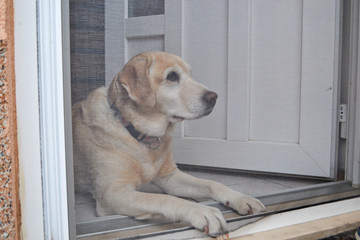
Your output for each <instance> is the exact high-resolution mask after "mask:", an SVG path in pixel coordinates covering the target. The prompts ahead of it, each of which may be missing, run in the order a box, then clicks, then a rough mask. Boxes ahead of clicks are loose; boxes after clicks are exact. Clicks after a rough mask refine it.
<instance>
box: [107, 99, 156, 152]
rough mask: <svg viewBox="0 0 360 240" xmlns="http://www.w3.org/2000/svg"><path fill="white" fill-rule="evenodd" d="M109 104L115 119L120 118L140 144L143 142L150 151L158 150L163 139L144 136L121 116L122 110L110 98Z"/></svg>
mask: <svg viewBox="0 0 360 240" xmlns="http://www.w3.org/2000/svg"><path fill="white" fill-rule="evenodd" d="M108 103H109V105H110V109H111V110H113V112H114V115H115V117H118V118H119V119H120V122H121V123H122V124H123V126H124V127H125V128H126V129H127V130H128V132H129V133H130V135H131V136H132V137H133V138H135V139H136V140H138V141H139V142H142V143H144V144H146V146H147V147H148V148H149V149H158V148H159V147H160V144H161V138H160V137H154V136H147V135H146V134H143V133H141V132H139V131H138V130H136V128H135V127H134V125H133V124H132V123H131V122H128V121H126V120H125V119H124V118H123V117H122V116H121V114H120V110H119V109H118V108H117V107H116V106H115V103H111V102H110V99H109V97H108Z"/></svg>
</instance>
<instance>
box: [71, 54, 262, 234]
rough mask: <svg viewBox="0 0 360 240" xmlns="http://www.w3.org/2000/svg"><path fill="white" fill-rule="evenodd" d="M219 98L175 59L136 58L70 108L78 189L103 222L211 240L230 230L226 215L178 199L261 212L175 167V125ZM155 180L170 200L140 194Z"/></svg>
mask: <svg viewBox="0 0 360 240" xmlns="http://www.w3.org/2000/svg"><path fill="white" fill-rule="evenodd" d="M217 97H218V95H217V94H216V93H215V92H213V91H210V90H208V89H207V88H206V87H205V86H203V85H202V84H200V83H198V82H196V81H194V80H193V78H192V77H191V74H190V66H189V65H188V64H187V63H186V62H185V61H184V60H182V59H181V58H180V57H178V56H176V55H173V54H170V53H165V52H145V53H141V54H138V55H136V56H134V57H133V58H132V59H130V60H129V61H128V62H127V63H126V64H125V66H124V67H123V69H122V71H121V72H119V73H118V74H117V75H116V76H115V78H114V79H113V81H112V82H111V84H110V86H109V87H100V88H98V89H96V90H94V91H93V92H91V93H90V94H89V96H88V97H87V99H86V100H84V101H82V102H79V103H77V104H75V105H74V106H73V108H72V114H73V150H74V169H75V189H76V191H79V192H89V193H91V194H92V195H93V197H94V199H95V200H96V213H97V215H98V216H105V215H111V214H124V215H128V216H132V217H135V218H139V219H148V218H165V219H168V220H171V221H179V220H180V221H186V222H188V223H190V224H191V225H192V226H193V227H195V228H196V229H199V230H201V231H204V232H206V233H207V234H208V235H210V236H217V235H220V234H225V233H227V232H228V230H227V227H226V221H225V219H224V217H223V216H222V214H221V212H220V211H219V210H218V209H216V208H213V207H209V206H205V205H201V204H199V203H195V202H192V201H188V200H185V199H183V198H179V197H185V198H195V199H196V198H198V199H199V198H212V199H214V200H216V201H218V202H221V203H222V204H224V205H225V206H227V207H230V208H232V209H234V210H235V211H237V212H238V213H239V214H241V215H246V214H253V213H258V212H261V211H264V209H265V207H264V205H263V204H262V203H261V202H260V201H259V200H257V199H255V198H253V197H250V196H247V195H244V194H241V193H239V192H236V191H234V190H232V189H230V188H228V187H226V186H224V185H222V184H220V183H217V182H214V181H210V180H204V179H199V178H195V177H193V176H191V175H188V174H186V173H184V172H182V171H180V170H179V169H178V168H177V165H176V164H175V162H174V159H173V156H172V152H171V132H172V130H173V128H174V125H175V123H177V122H180V121H183V120H191V119H198V118H201V117H203V116H206V115H208V114H210V112H211V111H212V110H213V108H214V106H215V103H216V100H217ZM150 182H152V183H154V184H155V185H157V186H159V187H160V188H161V189H163V190H164V191H165V192H166V193H167V194H152V193H144V192H140V191H137V189H139V187H141V186H142V185H144V184H147V183H150Z"/></svg>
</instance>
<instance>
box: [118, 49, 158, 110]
mask: <svg viewBox="0 0 360 240" xmlns="http://www.w3.org/2000/svg"><path fill="white" fill-rule="evenodd" d="M151 64H152V60H151V59H150V58H148V57H146V56H142V55H138V56H135V57H133V58H132V59H131V60H130V61H129V62H128V63H127V64H126V65H125V66H124V68H123V70H122V71H121V72H120V73H119V74H118V80H117V82H119V83H120V84H121V86H122V87H124V88H125V89H126V91H127V93H128V95H129V97H130V98H131V100H133V101H134V102H135V103H136V104H138V105H140V106H143V107H148V108H153V107H154V106H155V104H156V96H155V93H154V91H153V89H152V88H151V84H150V73H149V72H150V70H149V69H150V66H151ZM119 83H118V84H119ZM118 87H119V86H117V88H118Z"/></svg>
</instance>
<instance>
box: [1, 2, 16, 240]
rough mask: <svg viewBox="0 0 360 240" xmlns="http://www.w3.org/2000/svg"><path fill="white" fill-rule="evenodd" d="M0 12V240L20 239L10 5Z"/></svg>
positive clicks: (7, 4)
mask: <svg viewBox="0 0 360 240" xmlns="http://www.w3.org/2000/svg"><path fill="white" fill-rule="evenodd" d="M0 12H1V15H0V168H1V170H0V239H20V202H19V191H18V189H19V183H18V179H19V178H18V154H17V131H16V129H17V128H16V105H15V74H14V45H13V44H14V33H13V30H14V24H13V1H12V0H2V1H0ZM3 13H5V14H3Z"/></svg>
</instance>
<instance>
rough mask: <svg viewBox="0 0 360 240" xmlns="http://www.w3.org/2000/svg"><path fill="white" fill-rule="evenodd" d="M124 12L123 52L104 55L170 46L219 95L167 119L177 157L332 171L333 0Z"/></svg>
mask: <svg viewBox="0 0 360 240" xmlns="http://www.w3.org/2000/svg"><path fill="white" fill-rule="evenodd" d="M113 1H114V0H113ZM114 2H116V1H114ZM129 2H130V0H129ZM120 5H121V4H120ZM122 5H123V8H124V9H125V8H126V6H127V2H124V3H123V4H122ZM111 11H114V10H110V12H111ZM124 14H125V15H123V18H122V19H119V21H121V22H122V23H123V25H122V26H124V27H123V28H122V30H118V31H123V36H124V38H121V41H120V42H119V43H120V44H118V46H120V48H119V47H118V49H119V51H120V52H123V54H122V55H121V57H120V58H119V56H117V57H116V56H115V55H114V53H109V52H107V53H106V55H107V56H106V59H110V60H111V59H112V58H115V59H120V60H117V61H118V62H119V64H122V63H123V62H124V61H125V60H126V58H127V57H129V56H130V55H132V54H133V53H136V52H140V51H143V50H165V51H168V52H173V53H176V54H178V55H180V56H182V57H183V58H184V59H185V60H186V61H187V62H188V63H189V64H190V65H191V66H192V69H193V70H192V74H193V77H194V78H195V79H196V80H197V81H199V82H202V83H204V84H205V85H207V86H208V87H209V88H210V89H211V90H214V91H216V92H217V93H218V95H219V98H218V102H217V105H216V107H215V109H214V111H213V112H212V113H211V114H210V115H209V116H207V117H206V118H203V119H200V120H195V121H186V122H184V123H182V124H181V126H180V127H178V128H177V129H176V133H175V138H174V143H173V148H174V157H175V160H176V161H177V162H178V163H184V164H191V165H203V166H212V167H222V168H232V169H242V170H252V171H261V172H275V173H285V174H299V175H308V176H319V177H334V169H335V147H336V125H337V124H336V122H337V118H336V116H337V115H336V109H337V99H338V97H337V96H338V91H337V85H338V64H339V60H338V59H339V56H338V54H339V38H340V34H339V24H340V1H336V0H316V1H314V0H303V1H301V0H293V1H288V0H267V1H261V0H253V1H251V0H248V1H245V0H244V1H239V0H228V1H218V0H197V1H191V0H166V1H165V7H164V14H161V15H154V16H144V17H136V18H127V17H126V9H125V11H124ZM107 15H108V13H107ZM107 26H110V27H109V28H108V29H111V24H110V25H109V24H107ZM115 28H116V26H115ZM118 28H119V27H117V29H118ZM111 41H113V40H111V39H110V43H111ZM108 46H111V44H108ZM112 52H114V49H112ZM130 53H131V54H130ZM112 63H113V61H112ZM110 65H111V64H110ZM111 71H113V70H112V69H111V68H108V69H107V72H108V73H111Z"/></svg>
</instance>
